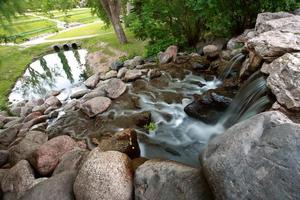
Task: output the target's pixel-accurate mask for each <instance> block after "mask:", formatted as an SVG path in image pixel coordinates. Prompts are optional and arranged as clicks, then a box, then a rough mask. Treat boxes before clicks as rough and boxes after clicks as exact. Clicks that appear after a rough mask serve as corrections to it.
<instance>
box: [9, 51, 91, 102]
mask: <svg viewBox="0 0 300 200" xmlns="http://www.w3.org/2000/svg"><path fill="white" fill-rule="evenodd" d="M87 53H88V52H87V50H84V49H81V50H76V51H65V52H59V53H53V54H49V55H45V56H43V57H41V58H40V59H38V60H36V61H34V62H33V63H31V64H29V65H28V67H27V69H26V71H25V73H24V74H23V75H22V77H21V78H19V79H18V81H17V82H16V84H15V86H14V88H13V89H12V91H11V93H10V95H9V101H10V102H11V103H16V102H19V101H22V100H31V99H38V98H44V97H45V96H46V95H47V94H48V93H49V92H51V91H61V94H60V95H59V96H58V98H59V99H60V100H65V99H67V98H68V97H69V96H70V94H71V93H72V92H74V91H76V90H79V89H80V88H82V87H84V85H83V81H84V80H85V79H86V55H87Z"/></svg>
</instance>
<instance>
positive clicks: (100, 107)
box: [81, 97, 112, 117]
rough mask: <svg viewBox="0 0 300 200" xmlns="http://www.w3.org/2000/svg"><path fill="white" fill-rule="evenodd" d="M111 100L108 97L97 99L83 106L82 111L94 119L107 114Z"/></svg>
mask: <svg viewBox="0 0 300 200" xmlns="http://www.w3.org/2000/svg"><path fill="white" fill-rule="evenodd" d="M111 103H112V102H111V100H110V99H109V98H107V97H95V98H92V99H90V100H88V101H86V102H84V103H83V104H82V105H81V110H82V111H83V112H84V113H85V114H87V115H88V116H89V117H94V116H96V115H98V114H101V113H103V112H105V111H106V110H107V109H108V108H109V107H110V105H111Z"/></svg>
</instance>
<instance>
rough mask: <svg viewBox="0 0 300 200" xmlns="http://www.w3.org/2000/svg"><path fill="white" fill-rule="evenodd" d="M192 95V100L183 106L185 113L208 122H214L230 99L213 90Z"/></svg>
mask: <svg viewBox="0 0 300 200" xmlns="http://www.w3.org/2000/svg"><path fill="white" fill-rule="evenodd" d="M226 95H227V94H226ZM194 97H195V98H194V101H193V102H192V103H190V104H189V105H187V106H186V107H185V108H184V111H185V113H186V114H187V115H189V116H190V117H193V118H196V119H199V120H201V121H203V122H205V123H209V124H214V123H216V122H217V121H218V120H219V119H220V115H221V114H222V113H223V112H224V111H225V110H226V108H227V107H228V106H229V105H230V103H231V101H232V99H231V98H229V97H226V96H223V95H221V94H217V93H216V92H215V91H214V90H209V91H207V92H205V93H204V94H202V95H195V96H194Z"/></svg>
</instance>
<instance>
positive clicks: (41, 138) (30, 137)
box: [9, 131, 48, 165]
mask: <svg viewBox="0 0 300 200" xmlns="http://www.w3.org/2000/svg"><path fill="white" fill-rule="evenodd" d="M47 140H48V135H47V134H46V133H43V132H39V131H30V132H28V133H26V136H25V138H24V139H22V140H21V141H20V143H18V144H16V145H14V146H12V147H11V148H10V149H9V161H10V163H11V164H12V165H15V164H16V163H18V162H19V161H21V160H26V159H29V158H30V156H31V155H32V153H33V152H34V151H35V150H36V149H38V148H39V147H40V146H41V145H42V144H44V143H45V142H47Z"/></svg>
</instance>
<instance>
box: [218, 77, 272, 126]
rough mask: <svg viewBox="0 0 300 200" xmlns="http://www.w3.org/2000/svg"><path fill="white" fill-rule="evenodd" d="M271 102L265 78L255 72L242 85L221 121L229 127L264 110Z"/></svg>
mask: <svg viewBox="0 0 300 200" xmlns="http://www.w3.org/2000/svg"><path fill="white" fill-rule="evenodd" d="M271 102H272V101H271V99H270V98H269V97H268V88H267V86H266V80H265V78H264V77H263V76H262V75H259V74H257V73H255V74H253V75H252V76H251V77H250V78H249V79H248V81H246V83H245V84H244V86H243V87H241V89H240V90H239V92H238V93H237V95H236V96H235V98H234V99H233V101H232V103H231V104H230V106H229V108H228V109H227V111H226V112H225V114H224V117H223V118H222V119H221V120H220V123H222V124H223V125H224V127H225V128H226V127H227V128H228V127H230V126H232V125H233V124H235V123H237V122H239V121H241V120H244V119H247V118H249V117H251V116H253V115H255V114H257V113H259V112H262V111H263V110H265V109H266V108H267V107H268V106H269V105H270V103H271Z"/></svg>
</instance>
